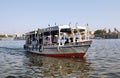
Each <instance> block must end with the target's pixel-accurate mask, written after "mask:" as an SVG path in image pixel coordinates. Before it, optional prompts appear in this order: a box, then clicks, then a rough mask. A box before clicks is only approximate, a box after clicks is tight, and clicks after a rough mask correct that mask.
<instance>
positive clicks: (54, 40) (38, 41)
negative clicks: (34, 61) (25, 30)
mask: <svg viewBox="0 0 120 78" xmlns="http://www.w3.org/2000/svg"><path fill="white" fill-rule="evenodd" d="M78 39H79V38H78V37H76V38H75V42H76V43H77V41H78ZM58 41H59V40H58V36H57V35H51V36H44V37H43V36H42V35H39V36H36V37H31V38H28V39H27V44H29V45H32V48H31V49H32V50H34V49H35V50H38V49H39V51H41V50H42V46H51V45H58V43H59V42H58ZM69 42H71V43H72V42H73V38H72V37H70V38H68V37H67V35H66V34H65V33H63V35H62V36H61V40H60V45H66V44H67V43H69Z"/></svg>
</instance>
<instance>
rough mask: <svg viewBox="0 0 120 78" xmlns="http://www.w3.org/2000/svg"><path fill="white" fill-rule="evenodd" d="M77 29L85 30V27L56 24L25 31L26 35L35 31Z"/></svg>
mask: <svg viewBox="0 0 120 78" xmlns="http://www.w3.org/2000/svg"><path fill="white" fill-rule="evenodd" d="M71 28H72V29H79V30H86V27H85V26H84V27H83V26H74V27H70V26H69V25H56V26H49V27H47V28H43V29H39V28H38V30H34V31H31V32H28V33H26V35H32V34H35V33H39V34H40V33H45V32H50V31H59V30H67V29H68V30H70V29H71Z"/></svg>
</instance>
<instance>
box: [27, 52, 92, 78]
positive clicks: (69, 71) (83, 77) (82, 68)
mask: <svg viewBox="0 0 120 78" xmlns="http://www.w3.org/2000/svg"><path fill="white" fill-rule="evenodd" d="M25 64H26V65H27V67H28V68H29V69H30V68H31V70H29V71H28V72H27V73H26V74H27V75H28V76H30V77H49V78H56V77H57V78H61V77H62V78H63V77H65V78H66V77H67V78H72V77H75V78H87V77H88V75H89V70H90V69H91V67H90V65H91V63H90V62H88V61H87V60H86V59H85V58H82V59H80V58H55V57H43V56H39V55H30V54H29V56H28V60H26V61H25Z"/></svg>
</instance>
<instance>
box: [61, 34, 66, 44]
mask: <svg viewBox="0 0 120 78" xmlns="http://www.w3.org/2000/svg"><path fill="white" fill-rule="evenodd" d="M66 40H67V37H66V33H63V36H62V45H64V44H65V42H66Z"/></svg>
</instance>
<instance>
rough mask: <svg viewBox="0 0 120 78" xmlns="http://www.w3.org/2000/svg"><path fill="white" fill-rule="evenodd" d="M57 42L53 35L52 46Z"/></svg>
mask: <svg viewBox="0 0 120 78" xmlns="http://www.w3.org/2000/svg"><path fill="white" fill-rule="evenodd" d="M57 40H58V39H57V37H56V36H55V35H53V36H52V43H53V45H54V44H57Z"/></svg>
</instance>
